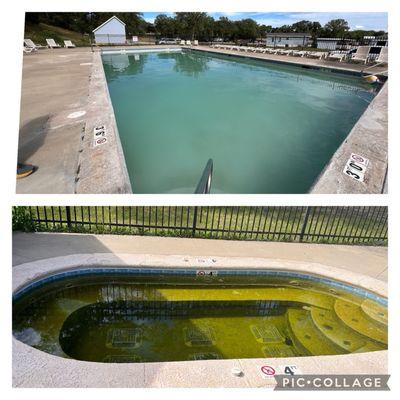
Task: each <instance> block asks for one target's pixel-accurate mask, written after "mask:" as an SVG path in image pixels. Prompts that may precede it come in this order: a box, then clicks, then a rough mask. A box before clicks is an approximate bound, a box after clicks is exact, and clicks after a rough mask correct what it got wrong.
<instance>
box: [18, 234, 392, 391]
mask: <svg viewBox="0 0 400 400" xmlns="http://www.w3.org/2000/svg"><path fill="white" fill-rule="evenodd" d="M111 265H112V266H115V267H118V268H121V267H124V266H131V267H132V266H145V267H157V266H158V267H160V266H162V268H177V267H179V268H181V267H185V268H201V269H207V268H212V269H215V268H219V267H223V268H224V267H229V268H242V267H243V266H246V268H272V269H274V268H277V269H290V270H293V271H299V272H305V273H311V274H318V275H324V276H327V277H330V278H331V279H336V280H340V281H343V282H348V283H352V284H355V285H360V286H362V287H365V288H368V289H369V290H371V291H373V292H376V293H378V294H380V295H382V296H387V248H384V247H366V246H342V245H322V244H299V243H274V242H244V241H239V242H238V241H226V240H211V239H187V238H184V239H182V238H169V237H143V236H120V235H92V234H62V233H18V232H17V233H14V234H13V288H14V289H17V288H18V287H21V285H22V286H23V285H24V284H26V283H27V282H29V281H31V280H32V279H37V278H40V276H45V275H46V274H49V273H52V272H53V273H54V272H56V271H64V270H66V269H70V268H77V267H83V268H85V267H88V266H90V268H95V267H99V268H103V267H105V266H111ZM387 357H388V352H387V351H386V350H385V351H375V352H369V353H358V354H346V355H339V356H313V357H297V358H268V359H262V358H260V359H259V358H257V359H232V360H204V361H181V362H154V363H133V364H107V363H93V362H84V361H77V360H72V359H65V358H60V357H56V356H53V355H50V354H47V353H44V352H42V351H39V350H37V349H34V348H32V347H29V346H27V345H25V344H23V343H21V342H19V341H17V340H16V339H13V386H14V387H192V388H193V387H247V388H248V387H269V388H272V387H274V386H275V379H274V378H273V377H266V376H264V375H263V374H262V373H261V372H260V370H261V367H262V366H263V365H269V366H273V367H274V368H275V369H276V370H277V371H281V370H283V368H284V366H285V365H295V366H296V367H297V369H298V371H299V373H301V374H321V373H324V374H346V373H351V374H387V371H388V365H387V362H388V360H387ZM238 371H239V372H240V373H238Z"/></svg>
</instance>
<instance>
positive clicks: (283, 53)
mask: <svg viewBox="0 0 400 400" xmlns="http://www.w3.org/2000/svg"><path fill="white" fill-rule="evenodd" d="M292 53H293V50H282V49H280V50H278V54H280V55H282V56H288V55H290V54H292Z"/></svg>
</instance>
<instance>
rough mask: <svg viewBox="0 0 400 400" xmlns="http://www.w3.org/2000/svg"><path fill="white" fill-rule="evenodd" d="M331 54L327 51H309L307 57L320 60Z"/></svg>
mask: <svg viewBox="0 0 400 400" xmlns="http://www.w3.org/2000/svg"><path fill="white" fill-rule="evenodd" d="M328 55H329V53H327V52H326V51H307V54H306V57H308V58H318V60H322V59H323V58H326V57H327V56H328Z"/></svg>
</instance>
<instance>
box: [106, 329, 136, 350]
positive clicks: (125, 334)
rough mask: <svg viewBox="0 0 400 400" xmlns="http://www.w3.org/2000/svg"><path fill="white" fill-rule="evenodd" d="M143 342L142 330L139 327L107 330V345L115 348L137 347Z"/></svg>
mask: <svg viewBox="0 0 400 400" xmlns="http://www.w3.org/2000/svg"><path fill="white" fill-rule="evenodd" d="M141 344H142V331H141V329H138V328H116V329H109V330H108V332H107V342H106V346H107V347H109V348H113V349H126V348H130V349H136V348H138V347H140V345H141Z"/></svg>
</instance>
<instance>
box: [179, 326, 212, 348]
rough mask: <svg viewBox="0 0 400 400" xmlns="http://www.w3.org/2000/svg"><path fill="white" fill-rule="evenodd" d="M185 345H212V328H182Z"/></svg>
mask: <svg viewBox="0 0 400 400" xmlns="http://www.w3.org/2000/svg"><path fill="white" fill-rule="evenodd" d="M183 336H184V338H185V344H186V346H190V347H194V346H213V345H215V342H216V336H215V332H214V329H213V328H211V327H209V326H196V327H186V328H183Z"/></svg>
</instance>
